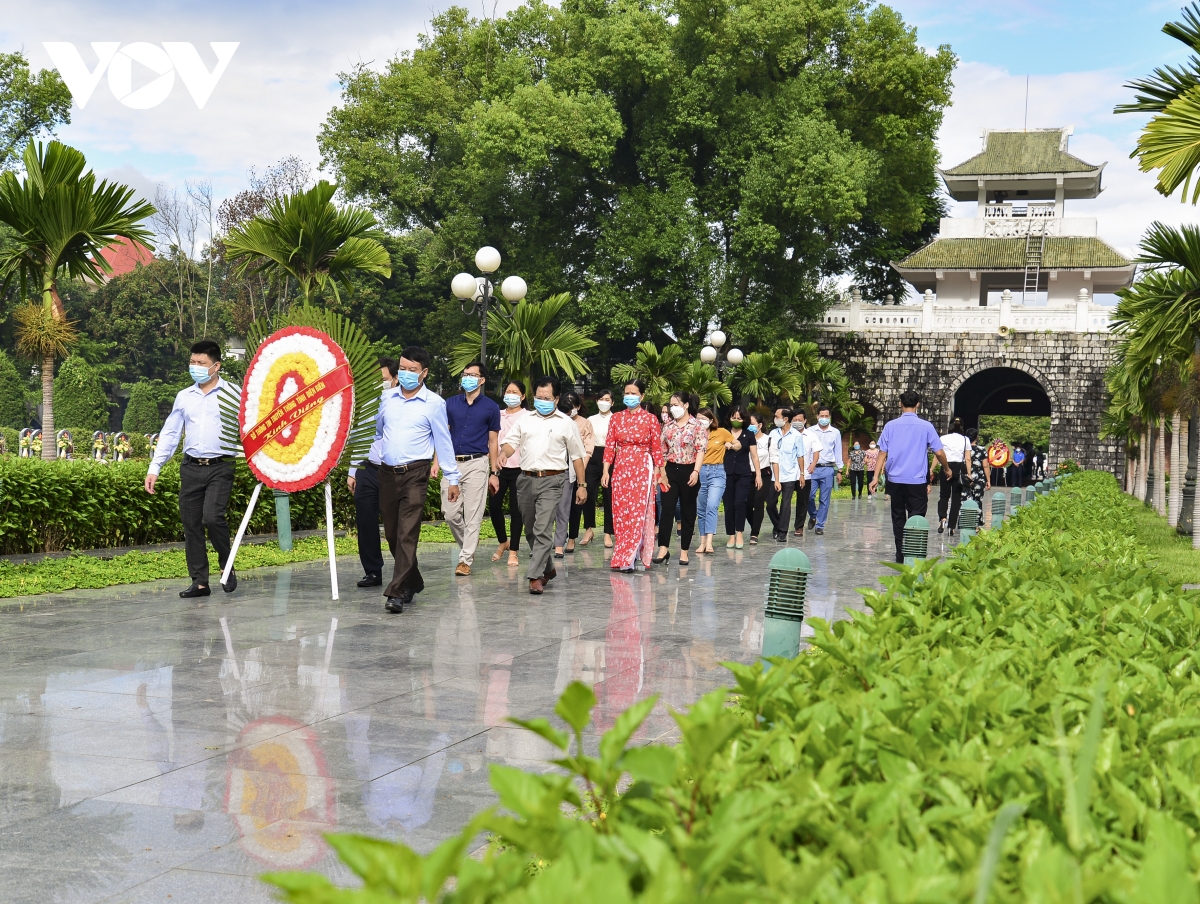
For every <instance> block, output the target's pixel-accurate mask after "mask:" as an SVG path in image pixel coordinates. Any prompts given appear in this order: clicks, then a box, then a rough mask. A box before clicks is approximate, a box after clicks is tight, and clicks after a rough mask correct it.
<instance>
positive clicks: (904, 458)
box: [871, 389, 950, 562]
mask: <svg viewBox="0 0 1200 904" xmlns="http://www.w3.org/2000/svg"><path fill="white" fill-rule="evenodd" d="M920 404H921V396H920V395H918V394H917V393H916V392H914V391H913V390H911V389H906V390H905V391H904V392H902V393H900V407H901V409H903V411H902V413H901V415H900V417H898V418H896V419H895V420H892V421H888V422H887V423H886V424H885V425H884V427H883V432H882V433H881V434H879V458H878V459H877V460H876V462H875V473H874V475H872V477H871V492H872V493H874V492H875V488H876V487H877V486H879V475H880V474H881V473H883V471H884V465H885V464H886V465H887V469H886V470H887V489H886V491H885V492H886V493H887V495H889V496H891V497H892V533H894V534H895V535H896V561H897V562H903V561H904V522H905V521H907V520H908V519H909V518H910V517H911V516H913V515H924V514H925V513H926V511H928V508H929V483H928V481H927V478H928V475H929V453H930V452H933V454H934V455H935V456H936V457H937V460H938V461H940V462H941V463H942V466H943V467H945V468H947V469H949V467H950V466H949V465H948V464H947V463H946V453H945V452H943V451H942V440H941V438H940V437H939V436H938V432H937V430H936V429H935V428H934V426H933V424H931V423H929V421H926V420H922V419H921V418H919V417H917V407H918V406H919V405H920Z"/></svg>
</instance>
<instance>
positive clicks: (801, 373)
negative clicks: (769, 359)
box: [771, 339, 850, 408]
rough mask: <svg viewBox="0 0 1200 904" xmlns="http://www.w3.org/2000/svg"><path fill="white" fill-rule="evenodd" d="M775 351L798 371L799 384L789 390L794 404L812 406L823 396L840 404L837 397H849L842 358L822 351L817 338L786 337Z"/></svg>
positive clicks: (779, 358)
mask: <svg viewBox="0 0 1200 904" xmlns="http://www.w3.org/2000/svg"><path fill="white" fill-rule="evenodd" d="M771 353H772V354H773V355H774V356H775V358H776V359H777V360H779V361H780V362H781V363H784V364H787V365H790V366H791V367H792V368H793V369H794V370H795V372H796V375H797V377H798V380H799V387H798V388H797V391H796V393H795V394H794V395H793V394H792V393H788V397H789V398H790V399H791V401H792V403H793V404H794V405H800V406H804V407H805V408H812V406H814V405H816V404H817V403H818V401H819V400H820V401H823V402H825V403H826V404H828V405H830V407H836V400H837V399H839V398H846V399H848V398H849V395H850V393H849V381H848V380H847V379H846V371H845V369H844V368H843V367H842V365H841V363H840V362H838V361H835V360H833V359H832V358H826V357H825V356H824V355H822V354H821V350H820V349H819V348H817V344H816V343H815V342H799V341H797V340H795V339H785V340H784V341H783V342H780V343H777V344H776V345H775V346H774V347H773V348H772V349H771Z"/></svg>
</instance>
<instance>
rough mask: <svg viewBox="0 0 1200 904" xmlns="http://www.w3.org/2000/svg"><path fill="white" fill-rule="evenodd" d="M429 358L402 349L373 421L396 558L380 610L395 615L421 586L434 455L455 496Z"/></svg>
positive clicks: (382, 503) (387, 531) (383, 504)
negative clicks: (429, 381)
mask: <svg viewBox="0 0 1200 904" xmlns="http://www.w3.org/2000/svg"><path fill="white" fill-rule="evenodd" d="M429 360H430V358H429V352H427V351H425V349H423V348H421V347H419V346H416V345H411V346H409V347H408V348H406V349H405V350H404V351H403V352H401V353H400V363H399V367H398V370H397V372H396V379H397V380H398V381H399V384H400V385H399V386H397V387H396V388H395V389H389V390H387V391H386V392H385V393H384V394H383V398H381V399H380V400H379V414H378V415H377V417H376V419H375V425H376V426H375V439H376V440H379V441H380V446H379V449H380V453H379V458H380V461H381V464H380V465H379V507H380V509H382V511H383V532H384V535H385V536H386V537H387V541H388V546H389V547H390V548H391V550H392V555H393V556H394V557H395V559H396V567H395V569H394V571H393V572H392V580H391V582H390V583H389V584H388V585H387V588H386V589H385V590H384V595H385V596H386V597H387V601H386V602H385V603H384V606H383V608H384V609H386V610H387V611H388V612H392V613H396V614H399V613H401V612H403V611H404V607H405V605H407V604H408V603H411V602H412V598H413V596H414V595H416V594H418V593H420V592H421V591H422V590H423V589H425V581H424V580H422V578H421V569H420V568H418V567H417V542H418V541H419V540H420V539H421V512H422V511H423V510H424V508H425V494H426V492H427V491H428V490H429V474H430V471H431V469H432V466H433V457H434V455H435V454H436V455H437V457H438V460H439V461H441V462H442V480H443V482H445V483H447V484H448V487H447V489H446V498H447V499H449V500H450V501H451V502H454V501H456V500H457V499H458V478H459V474H458V466H457V465H456V464H455V461H454V447H453V446H452V445H451V443H450V428H449V425H448V424H447V421H446V403H445V402H444V401H442V398H441V396H439V395H436V394H435V393H433V392H430V390H429V387H427V386H426V385H425V379H426V378H427V377H428V376H429Z"/></svg>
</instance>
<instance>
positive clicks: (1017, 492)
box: [1008, 487, 1021, 515]
mask: <svg viewBox="0 0 1200 904" xmlns="http://www.w3.org/2000/svg"><path fill="white" fill-rule="evenodd" d="M1008 497H1009V501H1010V502H1011V503H1012V505H1010V506H1009V512H1010V513H1011V514H1014V515H1015V514H1016V512H1017V509H1019V508H1020V507H1021V488H1020V487H1013V488H1012V489H1011V490H1009V491H1008Z"/></svg>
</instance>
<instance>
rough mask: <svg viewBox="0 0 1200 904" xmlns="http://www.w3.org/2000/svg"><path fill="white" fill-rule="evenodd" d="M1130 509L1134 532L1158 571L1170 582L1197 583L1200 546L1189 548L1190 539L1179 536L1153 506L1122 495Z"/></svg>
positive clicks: (1198, 580)
mask: <svg viewBox="0 0 1200 904" xmlns="http://www.w3.org/2000/svg"><path fill="white" fill-rule="evenodd" d="M1125 501H1126V504H1127V505H1128V506H1129V509H1130V511H1131V512H1133V518H1134V525H1135V526H1134V534H1135V537H1136V539H1137V541H1138V542H1139V543H1141V544H1142V545H1143V546H1145V547H1146V548H1147V549H1149V550H1150V554H1151V555H1152V556H1154V558H1155V559H1156V560H1157V561H1156V563H1155V564H1156V567H1157V568H1158V570H1159V572H1160V573H1161V574H1162V575H1163V576H1164V577H1166V579H1167V580H1169V581H1170V582H1171V583H1172V584H1175V585H1179V584H1200V549H1192V538H1191V537H1187V536H1182V535H1180V534H1177V533H1176V532H1175V529H1174V528H1173V527H1171V525H1170V524H1168V523H1167V519H1166V518H1164V517H1162V516H1161V515H1159V514H1158V513H1157V512H1155V511H1154V509H1152V508H1150V507H1149V506H1147V505H1145V504H1144V503H1141V502H1139V501H1138V500H1136V499H1133V498H1131V497H1129V496H1126V497H1125Z"/></svg>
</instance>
